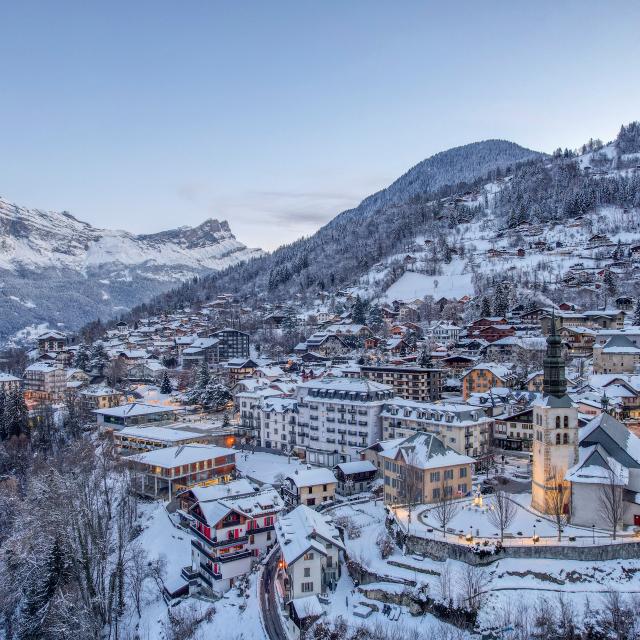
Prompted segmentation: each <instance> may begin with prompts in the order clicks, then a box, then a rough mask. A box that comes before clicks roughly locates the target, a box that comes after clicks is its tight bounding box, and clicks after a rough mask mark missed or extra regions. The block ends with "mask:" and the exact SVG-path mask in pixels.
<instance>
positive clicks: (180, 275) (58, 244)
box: [0, 198, 261, 342]
mask: <svg viewBox="0 0 640 640" xmlns="http://www.w3.org/2000/svg"><path fill="white" fill-rule="evenodd" d="M260 254H261V252H260V251H259V250H254V249H248V248H247V247H245V246H244V245H243V244H242V243H241V242H238V240H236V238H235V237H234V235H233V233H232V232H231V229H230V228H229V225H228V223H227V222H226V221H222V222H218V221H217V220H206V221H205V222H203V223H202V224H201V225H199V226H197V227H194V228H191V227H180V228H178V229H173V230H170V231H163V232H160V233H156V234H150V235H134V234H131V233H127V232H126V231H113V230H108V229H97V228H95V227H92V226H91V225H90V224H88V223H86V222H82V221H80V220H77V219H76V218H74V217H73V216H72V215H71V214H69V213H66V212H62V213H58V212H51V211H41V210H37V209H27V208H24V207H20V206H17V205H15V204H12V203H10V202H7V201H6V200H3V199H1V198H0V342H1V341H3V340H6V339H7V338H8V337H10V336H11V335H13V334H14V333H15V332H16V331H19V330H21V329H23V328H24V327H26V326H29V325H33V324H43V323H48V324H50V325H51V326H60V327H62V328H66V329H75V328H77V327H79V326H81V325H83V324H84V323H86V322H87V321H89V320H93V319H96V318H102V319H106V318H109V317H113V316H114V315H117V314H119V313H122V312H123V311H126V310H127V309H129V308H130V307H131V306H133V305H135V304H139V303H140V302H142V301H144V300H146V299H148V298H150V297H152V296H154V295H157V294H159V293H162V292H163V291H166V290H167V289H170V288H172V287H175V286H176V284H178V283H180V282H182V281H184V280H187V279H191V278H193V277H194V276H202V275H204V274H207V273H210V272H212V271H218V270H220V269H224V268H226V267H229V266H231V265H234V264H237V263H238V262H241V261H243V260H247V259H249V258H251V257H254V256H258V255H260Z"/></svg>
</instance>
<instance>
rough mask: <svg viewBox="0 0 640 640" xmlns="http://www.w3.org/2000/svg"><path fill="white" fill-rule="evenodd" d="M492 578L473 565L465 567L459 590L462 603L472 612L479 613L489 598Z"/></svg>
mask: <svg viewBox="0 0 640 640" xmlns="http://www.w3.org/2000/svg"><path fill="white" fill-rule="evenodd" d="M490 582H491V578H490V577H489V574H488V573H487V572H486V571H485V570H484V569H482V568H481V567H477V566H475V565H473V564H465V565H463V567H462V569H461V571H460V574H459V578H458V590H459V592H460V594H461V597H462V602H461V604H463V605H464V606H466V607H467V608H468V609H470V610H471V611H479V610H480V609H481V608H482V605H483V604H484V602H485V600H486V598H487V588H488V586H489V583H490Z"/></svg>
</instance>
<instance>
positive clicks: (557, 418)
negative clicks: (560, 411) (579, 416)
mask: <svg viewBox="0 0 640 640" xmlns="http://www.w3.org/2000/svg"><path fill="white" fill-rule="evenodd" d="M559 428H560V416H556V429H559Z"/></svg>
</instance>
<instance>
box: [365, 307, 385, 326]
mask: <svg viewBox="0 0 640 640" xmlns="http://www.w3.org/2000/svg"><path fill="white" fill-rule="evenodd" d="M383 325H384V318H383V317H382V309H381V308H380V307H379V306H378V305H377V304H374V305H372V306H371V308H370V309H369V314H368V315H367V326H368V327H369V329H371V330H372V331H380V329H382V327H383Z"/></svg>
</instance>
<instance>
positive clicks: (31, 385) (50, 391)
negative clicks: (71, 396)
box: [24, 361, 67, 402]
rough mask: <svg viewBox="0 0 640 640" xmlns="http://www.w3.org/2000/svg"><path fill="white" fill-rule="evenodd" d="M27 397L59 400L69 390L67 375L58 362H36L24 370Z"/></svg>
mask: <svg viewBox="0 0 640 640" xmlns="http://www.w3.org/2000/svg"><path fill="white" fill-rule="evenodd" d="M24 390H25V397H26V398H27V399H28V400H34V401H46V402H59V401H61V400H63V399H64V397H65V393H66V390H67V375H66V373H65V371H64V369H63V368H62V366H61V365H60V364H58V363H56V362H47V361H42V362H34V363H33V364H31V365H29V366H28V367H27V368H26V369H25V372H24Z"/></svg>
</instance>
